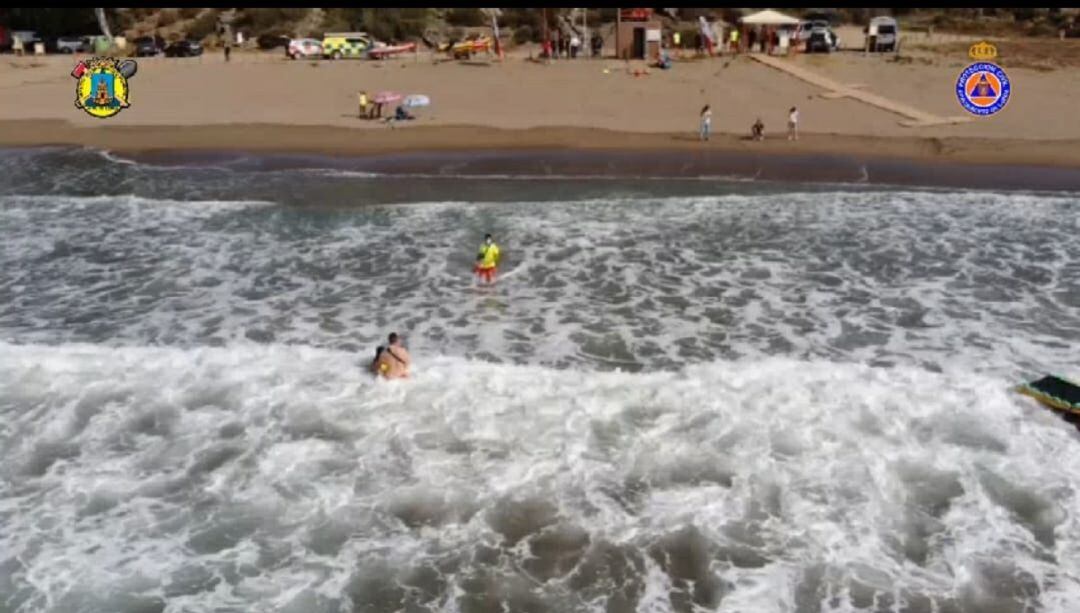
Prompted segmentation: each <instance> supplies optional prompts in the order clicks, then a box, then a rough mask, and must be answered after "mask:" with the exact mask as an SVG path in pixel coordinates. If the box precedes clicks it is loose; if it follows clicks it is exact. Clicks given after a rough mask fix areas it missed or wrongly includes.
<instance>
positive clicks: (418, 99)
mask: <svg viewBox="0 0 1080 613" xmlns="http://www.w3.org/2000/svg"><path fill="white" fill-rule="evenodd" d="M401 104H402V105H403V106H405V107H406V108H417V107H421V106H427V105H429V104H431V99H430V98H428V97H427V96H424V95H422V94H412V95H410V96H405V101H404V102H402V103H401Z"/></svg>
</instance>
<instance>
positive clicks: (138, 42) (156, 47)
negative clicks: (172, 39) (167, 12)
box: [134, 36, 165, 57]
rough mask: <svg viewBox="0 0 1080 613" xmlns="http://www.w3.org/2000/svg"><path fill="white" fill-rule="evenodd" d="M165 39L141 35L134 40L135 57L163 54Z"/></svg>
mask: <svg viewBox="0 0 1080 613" xmlns="http://www.w3.org/2000/svg"><path fill="white" fill-rule="evenodd" d="M164 42H165V41H163V40H161V39H160V38H154V37H153V36H140V37H139V38H136V39H135V40H134V45H135V57H152V56H155V55H161V54H162V52H163V51H164V45H163V44H162V43H164Z"/></svg>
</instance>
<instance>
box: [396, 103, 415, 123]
mask: <svg viewBox="0 0 1080 613" xmlns="http://www.w3.org/2000/svg"><path fill="white" fill-rule="evenodd" d="M410 119H416V117H414V116H412V115H410V114H409V111H407V110H405V107H404V106H400V105H399V106H398V107H397V108H396V109H394V120H395V121H408V120H410Z"/></svg>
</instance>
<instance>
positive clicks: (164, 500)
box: [0, 170, 1080, 613]
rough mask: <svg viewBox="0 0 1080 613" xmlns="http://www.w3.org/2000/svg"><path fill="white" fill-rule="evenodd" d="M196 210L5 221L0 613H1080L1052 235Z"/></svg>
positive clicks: (944, 206)
mask: <svg viewBox="0 0 1080 613" xmlns="http://www.w3.org/2000/svg"><path fill="white" fill-rule="evenodd" d="M87 172H89V170H88V171H87ZM182 186H183V184H182V182H181V183H179V184H177V185H172V184H170V185H168V186H167V188H168V189H169V190H172V191H169V193H175V192H176V191H178V190H177V188H178V187H182ZM195 187H196V186H194V185H193V186H192V189H193V190H194V191H192V192H191V194H198V198H199V199H200V201H199V202H185V201H183V200H178V199H155V198H151V197H147V196H144V195H142V194H144V193H154V192H153V190H152V189H149V188H148V189H147V190H145V191H139V194H140V195H138V196H136V195H126V196H101V197H85V196H79V195H66V196H65V195H58V196H0V233H3V235H4V238H5V240H4V241H3V246H2V247H0V255H2V257H3V264H4V266H3V267H2V268H0V454H2V467H0V525H2V526H4V529H3V530H0V610H11V611H16V612H18V613H25V612H28V611H35V612H36V611H50V612H53V611H55V612H60V611H70V610H83V611H87V612H88V613H90V612H95V613H96V612H98V611H101V612H105V611H108V612H110V613H114V612H122V613H128V612H134V611H148V610H149V611H159V610H164V611H168V612H169V613H174V612H179V611H202V610H215V609H217V610H236V611H250V610H260V611H263V610H265V611H290V612H299V611H304V612H308V611H313V612H318V611H326V612H330V611H340V610H349V609H350V608H351V609H352V610H356V611H387V610H398V609H400V608H403V607H404V608H406V610H438V611H462V612H465V611H477V610H498V609H499V607H500V606H502V605H505V606H506V608H508V609H509V610H538V611H540V610H543V611H559V612H564V611H605V610H606V611H621V610H628V611H632V610H636V611H665V612H666V611H688V610H691V608H692V604H691V603H695V604H696V605H697V606H699V607H702V608H704V609H705V610H723V611H759V610H760V611H800V612H802V611H830V612H832V611H854V610H882V611H887V610H894V609H895V610H903V611H927V612H929V611H950V610H959V611H980V612H982V611H1021V610H1024V607H1025V606H1026V607H1027V608H1028V610H1040V611H1042V610H1045V611H1055V612H1056V611H1069V610H1071V609H1070V605H1071V604H1074V603H1075V602H1078V601H1080V577H1078V575H1077V571H1076V569H1077V568H1080V545H1078V541H1080V526H1078V521H1080V520H1078V519H1077V517H1076V515H1075V509H1077V508H1080V505H1078V504H1077V503H1078V502H1080V501H1078V500H1077V496H1078V495H1080V494H1078V492H1080V489H1078V487H1077V485H1078V484H1077V480H1078V479H1080V477H1078V475H1080V470H1077V469H1078V468H1080V466H1078V465H1077V462H1078V460H1076V459H1074V458H1077V457H1078V456H1077V455H1076V454H1075V453H1073V450H1074V448H1075V446H1076V444H1077V435H1076V433H1075V431H1074V430H1072V429H1071V428H1070V427H1069V426H1068V425H1067V424H1064V423H1062V422H1061V421H1060V420H1058V419H1056V418H1055V417H1054V416H1053V415H1050V414H1048V413H1047V412H1046V411H1044V410H1042V409H1040V408H1038V407H1036V406H1035V405H1034V404H1033V402H1032V401H1030V400H1028V399H1026V398H1023V397H1020V396H1017V395H1015V394H1013V393H1012V392H1010V391H1009V389H1010V387H1011V386H1012V385H1013V384H1015V383H1018V382H1020V381H1021V380H1023V379H1024V378H1026V377H1031V376H1036V375H1038V374H1041V373H1043V372H1048V371H1049V372H1057V373H1059V374H1062V375H1066V376H1076V375H1078V374H1080V372H1078V371H1076V365H1077V364H1080V354H1078V353H1077V350H1076V347H1077V344H1078V343H1080V285H1078V282H1077V279H1080V251H1078V250H1080V243H1078V242H1077V241H1076V240H1075V237H1076V236H1077V235H1080V219H1078V218H1077V217H1076V215H1075V214H1074V207H1075V199H1073V198H1071V197H1045V196H1036V195H1031V194H1009V195H1004V194H992V193H979V192H955V193H949V192H930V191H900V192H897V191H869V192H852V191H825V192H822V191H805V192H790V191H788V192H779V193H757V194H743V195H727V196H708V197H680V198H656V197H647V196H645V197H643V196H641V195H639V194H638V193H636V192H635V190H634V189H632V188H623V187H616V186H612V188H611V189H610V190H608V194H607V195H606V196H605V197H602V198H593V199H580V200H576V201H572V202H560V201H525V199H524V198H523V199H522V201H519V202H460V201H456V200H455V199H454V196H453V194H447V195H446V196H447V198H448V201H445V202H431V203H410V204H404V205H377V206H376V205H374V204H373V203H372V202H358V203H357V206H354V207H352V208H348V209H333V210H309V209H307V208H305V207H303V206H290V205H286V204H272V203H269V202H262V201H254V200H247V199H244V198H243V197H242V196H241V197H239V198H238V199H237V197H236V195H235V194H237V193H240V194H243V192H244V190H243V189H238V187H241V188H242V187H243V185H242V184H240V185H231V184H230V186H229V189H228V190H225V191H226V193H229V194H233V196H232V197H231V198H227V197H222V198H220V200H218V199H215V198H214V197H213V196H214V195H216V193H217V192H216V191H215V190H220V189H221V188H220V187H215V186H213V185H211V186H203V187H204V188H205V189H197V190H196V189H195ZM50 189H56V186H53V187H52V188H50ZM283 189H284V188H283ZM298 189H299V188H298ZM523 189H524V188H523ZM260 193H262V192H260ZM282 201H283V202H289V201H290V200H288V199H287V198H286V197H284V196H283V197H282ZM488 231H490V232H493V233H495V235H496V237H497V239H498V241H499V242H500V244H501V246H502V248H503V253H504V260H505V264H504V266H503V276H502V278H501V279H500V281H499V282H498V283H497V284H496V285H495V286H494V287H479V286H474V281H473V279H472V275H471V273H470V269H471V267H472V263H473V256H474V253H475V248H476V246H477V244H478V243H479V240H480V237H481V236H482V235H483V233H484V232H488ZM390 329H396V330H398V331H401V332H403V333H404V334H405V336H406V340H407V343H408V344H409V346H410V349H411V351H412V352H413V354H414V356H415V358H416V360H417V370H416V377H415V378H414V379H413V380H411V381H408V382H405V383H391V384H388V383H385V382H375V381H372V380H370V379H368V378H367V377H366V376H365V375H364V374H363V373H362V366H363V364H364V363H365V362H366V361H367V360H368V359H370V351H371V349H373V347H374V344H375V343H376V342H377V341H380V340H382V339H383V338H385V334H386V332H387V331H388V330H390ZM500 362H501V364H500ZM507 363H511V364H516V365H509V364H507ZM615 369H620V370H622V371H623V372H609V371H612V370H615ZM631 370H633V371H641V372H639V373H637V374H630V373H628V372H626V371H631ZM598 371H608V372H598ZM499 603H501V604H499ZM699 610H700V609H699Z"/></svg>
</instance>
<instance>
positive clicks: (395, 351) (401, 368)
mask: <svg viewBox="0 0 1080 613" xmlns="http://www.w3.org/2000/svg"><path fill="white" fill-rule="evenodd" d="M387 342H388V343H389V344H387V345H386V346H385V347H382V346H380V347H379V348H378V349H376V350H375V360H374V361H373V362H372V364H371V368H372V371H374V373H375V374H376V375H380V376H382V377H383V378H384V379H405V378H407V377H408V376H409V367H410V366H411V365H412V358H411V357H410V356H409V352H408V351H407V350H406V349H405V346H404V345H402V344H401V337H400V336H398V335H397V333H396V332H391V333H390V336H389V337H387Z"/></svg>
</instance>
